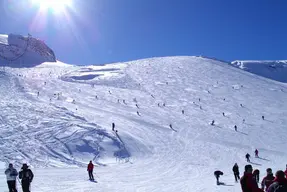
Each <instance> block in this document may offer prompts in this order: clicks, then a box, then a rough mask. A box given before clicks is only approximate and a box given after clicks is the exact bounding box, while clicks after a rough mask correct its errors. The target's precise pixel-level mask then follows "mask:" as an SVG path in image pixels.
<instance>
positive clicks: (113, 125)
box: [112, 123, 116, 131]
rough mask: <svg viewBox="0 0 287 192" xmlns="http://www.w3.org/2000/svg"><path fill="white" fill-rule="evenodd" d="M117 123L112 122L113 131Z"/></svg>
mask: <svg viewBox="0 0 287 192" xmlns="http://www.w3.org/2000/svg"><path fill="white" fill-rule="evenodd" d="M115 126H116V125H115V123H112V131H115Z"/></svg>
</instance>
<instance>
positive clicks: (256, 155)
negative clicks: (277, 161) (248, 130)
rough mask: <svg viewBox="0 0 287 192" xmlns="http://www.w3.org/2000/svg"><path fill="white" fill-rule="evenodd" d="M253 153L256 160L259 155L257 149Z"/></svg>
mask: <svg viewBox="0 0 287 192" xmlns="http://www.w3.org/2000/svg"><path fill="white" fill-rule="evenodd" d="M254 153H255V157H257V158H258V157H259V156H258V153H259V152H258V150H257V149H255V151H254Z"/></svg>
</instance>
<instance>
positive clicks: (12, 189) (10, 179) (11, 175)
mask: <svg viewBox="0 0 287 192" xmlns="http://www.w3.org/2000/svg"><path fill="white" fill-rule="evenodd" d="M5 175H6V178H7V184H8V188H9V192H17V189H16V177H17V176H18V172H17V170H16V169H15V168H14V167H13V164H12V163H9V167H8V169H6V170H5Z"/></svg>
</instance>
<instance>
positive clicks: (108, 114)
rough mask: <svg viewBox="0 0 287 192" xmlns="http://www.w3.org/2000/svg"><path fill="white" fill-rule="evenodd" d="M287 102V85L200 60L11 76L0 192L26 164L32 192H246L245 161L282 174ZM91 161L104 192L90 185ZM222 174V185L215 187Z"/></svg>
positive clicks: (13, 71) (25, 71)
mask: <svg viewBox="0 0 287 192" xmlns="http://www.w3.org/2000/svg"><path fill="white" fill-rule="evenodd" d="M199 98H200V101H199ZM286 99H287V87H286V85H285V84H282V83H279V82H275V81H272V80H269V79H265V78H262V77H259V76H257V75H254V74H251V73H248V72H245V71H242V70H241V69H237V68H234V67H232V66H230V65H228V64H226V63H223V62H220V61H216V60H212V59H206V58H200V57H188V56H186V57H162V58H150V59H143V60H137V61H131V62H126V63H114V64H108V65H105V66H72V65H67V64H64V63H61V62H57V63H43V64H41V65H38V66H36V67H32V68H9V67H6V68H5V69H3V70H2V71H1V73H0V106H1V114H0V122H1V124H0V143H1V145H0V149H1V154H0V162H1V163H0V168H3V171H1V172H0V191H7V186H6V181H5V177H4V176H5V175H4V174H3V172H4V167H5V166H7V163H8V162H13V163H15V164H16V167H17V168H18V169H19V168H20V164H21V163H23V162H28V164H30V165H31V166H32V170H33V171H34V173H35V179H34V181H33V183H32V191H33V192H34V191H35V192H37V191H39V192H40V191H41V192H48V191H49V192H50V191H55V192H57V191H61V192H63V191H65V192H70V191H83V192H88V191H93V192H94V191H198V192H210V191H214V192H225V191H234V192H239V191H241V189H240V185H239V184H238V183H235V182H234V177H233V173H232V166H233V165H234V163H235V162H237V163H238V165H239V167H240V172H241V173H243V167H244V165H245V164H246V162H245V154H246V153H247V152H248V153H250V154H251V156H252V158H251V161H252V164H253V166H254V167H255V168H258V169H260V170H261V173H262V174H263V173H264V172H265V169H266V168H267V167H271V168H273V170H274V172H275V171H276V170H277V169H284V168H285V165H286V158H287V153H286V147H287V140H286V135H287V129H286V124H287V118H286V117H287V110H286V109H287V102H286ZM123 100H124V101H125V102H123ZM240 104H242V105H243V107H241V106H240ZM182 110H184V114H182ZM137 112H138V113H137ZM223 112H224V113H225V116H223V115H222V113H223ZM262 115H264V116H265V120H262V119H261V116H262ZM243 119H245V122H244V123H243ZM212 120H215V126H211V125H210V122H211V121H212ZM113 122H114V123H115V124H116V128H115V129H116V130H118V134H115V133H114V132H113V131H112V130H111V124H112V123H113ZM170 125H171V127H170ZM234 125H237V127H238V132H235V131H234ZM256 148H257V149H258V150H259V156H260V157H261V158H256V159H255V158H253V156H254V155H253V151H254V150H255V149H256ZM89 160H93V161H94V162H95V163H96V164H97V166H96V168H95V173H96V174H97V176H95V178H96V180H97V181H98V183H92V182H90V181H88V175H87V172H86V164H87V163H88V161H89ZM216 169H220V170H222V171H223V172H224V176H223V177H222V178H220V180H221V181H222V182H224V183H225V185H220V186H217V185H216V184H215V183H216V182H215V178H214V176H213V172H214V171H215V170H216Z"/></svg>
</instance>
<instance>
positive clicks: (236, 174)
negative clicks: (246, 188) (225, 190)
mask: <svg viewBox="0 0 287 192" xmlns="http://www.w3.org/2000/svg"><path fill="white" fill-rule="evenodd" d="M232 171H233V174H234V177H235V182H237V180H240V176H239V167H238V165H237V163H235V164H234V166H233V168H232Z"/></svg>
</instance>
